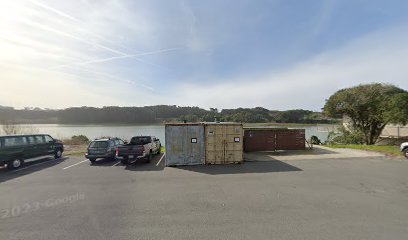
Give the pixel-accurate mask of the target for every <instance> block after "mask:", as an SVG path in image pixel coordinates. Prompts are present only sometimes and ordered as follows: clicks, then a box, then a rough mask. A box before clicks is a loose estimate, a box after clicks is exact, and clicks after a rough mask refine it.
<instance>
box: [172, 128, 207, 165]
mask: <svg viewBox="0 0 408 240" xmlns="http://www.w3.org/2000/svg"><path fill="white" fill-rule="evenodd" d="M165 134H166V137H165V138H166V166H180V165H198V164H204V163H205V138H204V125H203V124H166V126H165Z"/></svg>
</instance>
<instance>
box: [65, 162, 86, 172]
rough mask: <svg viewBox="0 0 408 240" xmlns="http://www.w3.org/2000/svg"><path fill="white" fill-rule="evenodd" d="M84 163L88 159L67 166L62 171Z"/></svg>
mask: <svg viewBox="0 0 408 240" xmlns="http://www.w3.org/2000/svg"><path fill="white" fill-rule="evenodd" d="M86 161H88V159H87V160H83V161H80V162H77V163H75V164H72V165H70V166H68V167H64V168H63V169H62V170H66V169H68V168H70V167H73V166H76V165H78V164H81V163H83V162H86Z"/></svg>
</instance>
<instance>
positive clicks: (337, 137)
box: [325, 126, 365, 144]
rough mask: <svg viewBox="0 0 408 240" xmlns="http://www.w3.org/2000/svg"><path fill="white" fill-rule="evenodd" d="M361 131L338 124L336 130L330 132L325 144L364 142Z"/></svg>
mask: <svg viewBox="0 0 408 240" xmlns="http://www.w3.org/2000/svg"><path fill="white" fill-rule="evenodd" d="M364 139H365V137H364V134H363V132H361V131H360V130H357V129H346V128H345V127H344V126H340V127H339V128H338V129H337V132H330V133H329V135H328V137H327V140H326V142H325V143H326V144H364V143H365V141H364Z"/></svg>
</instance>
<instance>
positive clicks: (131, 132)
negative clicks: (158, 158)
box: [21, 124, 333, 145]
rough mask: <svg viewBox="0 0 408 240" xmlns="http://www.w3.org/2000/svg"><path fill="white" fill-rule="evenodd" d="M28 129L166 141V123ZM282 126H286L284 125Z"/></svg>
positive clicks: (316, 130)
mask: <svg viewBox="0 0 408 240" xmlns="http://www.w3.org/2000/svg"><path fill="white" fill-rule="evenodd" d="M21 126H22V128H25V129H27V131H32V130H34V131H35V132H38V133H47V134H50V135H51V136H53V137H54V138H57V139H64V138H70V137H71V136H73V135H80V134H82V135H85V136H87V137H88V138H89V139H95V138H100V137H104V136H111V137H120V138H122V139H125V140H129V139H130V138H131V137H132V136H138V135H152V136H156V137H157V138H159V139H160V140H161V142H162V144H163V145H164V144H165V141H164V125H68V124H33V125H21ZM280 127H285V126H284V125H282V126H280ZM288 127H289V128H304V129H305V130H306V138H307V139H310V137H311V136H312V135H316V136H317V137H319V138H320V139H321V140H322V141H325V140H326V139H327V135H328V130H331V129H332V128H333V126H331V125H317V126H296V127H292V126H288Z"/></svg>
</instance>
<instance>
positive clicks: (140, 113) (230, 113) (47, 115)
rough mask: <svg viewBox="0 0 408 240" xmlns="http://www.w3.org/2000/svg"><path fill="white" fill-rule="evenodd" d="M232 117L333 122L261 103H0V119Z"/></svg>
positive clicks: (92, 120) (83, 120)
mask: <svg viewBox="0 0 408 240" xmlns="http://www.w3.org/2000/svg"><path fill="white" fill-rule="evenodd" d="M215 119H216V120H219V121H232V122H243V123H268V122H276V123H333V122H335V121H336V120H335V119H329V118H326V117H325V116H324V115H323V114H322V113H320V112H313V111H309V110H302V109H296V110H288V111H276V110H268V109H266V108H262V107H256V108H237V109H223V110H221V111H218V109H216V108H210V110H206V109H202V108H199V107H179V106H175V105H157V106H145V107H115V106H111V107H103V108H95V107H73V108H67V109H63V110H52V109H40V108H25V109H14V108H12V107H5V106H0V122H9V123H61V124H99V123H100V124H101V123H115V124H146V123H162V122H168V121H183V120H185V121H188V122H197V121H214V120H215Z"/></svg>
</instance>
